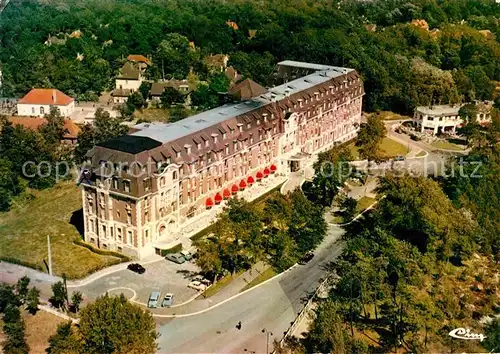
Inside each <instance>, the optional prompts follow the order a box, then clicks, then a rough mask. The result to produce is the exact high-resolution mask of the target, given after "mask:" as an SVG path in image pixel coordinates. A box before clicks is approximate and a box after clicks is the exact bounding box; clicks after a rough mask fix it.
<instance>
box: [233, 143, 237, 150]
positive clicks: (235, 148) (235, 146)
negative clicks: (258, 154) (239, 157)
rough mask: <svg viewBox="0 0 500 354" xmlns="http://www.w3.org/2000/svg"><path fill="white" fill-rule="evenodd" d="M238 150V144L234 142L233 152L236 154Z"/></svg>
mask: <svg viewBox="0 0 500 354" xmlns="http://www.w3.org/2000/svg"><path fill="white" fill-rule="evenodd" d="M237 150H238V142H237V141H233V151H234V152H236V151H237Z"/></svg>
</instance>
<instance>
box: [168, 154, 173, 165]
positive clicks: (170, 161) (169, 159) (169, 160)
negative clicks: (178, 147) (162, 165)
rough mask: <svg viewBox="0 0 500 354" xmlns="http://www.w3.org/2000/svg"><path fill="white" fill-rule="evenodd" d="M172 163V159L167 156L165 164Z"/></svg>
mask: <svg viewBox="0 0 500 354" xmlns="http://www.w3.org/2000/svg"><path fill="white" fill-rule="evenodd" d="M171 163H172V159H171V158H170V156H169V157H167V165H170V164H171Z"/></svg>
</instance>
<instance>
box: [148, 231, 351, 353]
mask: <svg viewBox="0 0 500 354" xmlns="http://www.w3.org/2000/svg"><path fill="white" fill-rule="evenodd" d="M342 233H343V230H342V229H340V228H339V227H336V226H329V229H328V235H327V237H326V238H325V240H324V241H323V243H322V244H321V245H320V246H319V247H318V249H317V250H316V255H315V257H314V258H313V259H312V260H311V261H310V262H309V263H308V264H306V265H303V266H297V267H294V268H293V269H292V270H290V271H289V272H287V273H286V274H283V275H282V276H281V277H278V278H275V279H273V280H271V281H269V282H267V283H265V284H263V285H261V286H258V287H256V288H254V289H252V290H251V291H248V292H246V293H244V294H242V295H240V296H238V297H236V298H234V299H232V300H230V301H228V302H225V303H223V304H221V305H219V306H217V307H214V308H212V309H210V310H208V311H206V312H203V313H201V314H198V315H195V316H189V317H180V318H175V319H173V320H168V323H161V320H160V325H159V333H160V337H159V339H158V344H159V352H160V353H202V352H204V353H207V352H218V353H243V352H245V349H246V350H247V352H252V351H255V352H257V353H265V352H266V335H265V334H264V333H262V329H264V328H265V329H266V330H268V331H270V332H272V333H273V335H272V336H270V338H269V343H270V348H269V350H270V351H271V350H272V342H273V338H276V339H277V340H280V339H281V338H282V337H283V334H284V332H286V330H287V329H288V327H289V326H290V324H291V322H293V321H294V319H295V317H296V316H297V314H298V313H299V311H300V310H301V309H302V308H303V307H304V305H305V302H306V301H307V297H308V296H309V294H312V293H313V292H314V291H315V290H316V288H317V287H318V285H319V283H320V281H321V280H322V279H323V278H324V277H325V275H326V274H327V270H326V268H325V266H326V265H327V264H328V263H329V262H331V261H333V260H335V259H336V258H337V257H338V256H339V255H340V253H341V252H342V246H341V244H340V243H337V241H338V240H339V239H340V236H341V235H342ZM239 321H241V324H242V328H241V330H238V329H237V328H236V324H237V323H238V322H239Z"/></svg>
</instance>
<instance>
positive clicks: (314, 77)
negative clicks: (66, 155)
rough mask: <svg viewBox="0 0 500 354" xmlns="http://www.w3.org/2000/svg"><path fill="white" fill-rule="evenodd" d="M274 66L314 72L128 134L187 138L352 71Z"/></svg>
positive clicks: (140, 126)
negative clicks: (250, 96)
mask: <svg viewBox="0 0 500 354" xmlns="http://www.w3.org/2000/svg"><path fill="white" fill-rule="evenodd" d="M278 65H287V66H295V67H304V68H308V69H312V70H318V71H316V72H314V73H312V74H309V75H306V76H304V77H301V78H298V79H295V80H292V81H289V82H287V83H285V84H282V85H279V86H275V87H273V88H270V89H269V90H268V92H266V93H265V94H263V95H261V96H259V97H254V98H251V99H249V100H245V101H240V102H235V103H228V104H225V105H223V106H220V107H217V108H214V109H211V110H209V111H205V112H201V113H199V114H196V115H194V116H191V117H188V118H184V119H182V120H180V121H178V122H175V123H142V124H138V125H135V126H134V128H135V129H138V130H139V131H137V132H135V133H133V134H132V135H133V136H142V137H147V138H151V139H154V140H156V141H159V142H161V143H162V144H164V143H168V142H173V141H175V140H177V139H180V138H182V137H185V136H187V135H190V134H193V133H196V132H198V131H201V130H203V129H206V128H208V127H211V126H213V125H216V124H219V123H222V122H224V121H226V120H228V119H230V118H233V117H237V116H240V115H243V114H245V113H248V112H251V111H253V110H255V109H258V108H260V107H263V106H266V105H268V104H270V103H272V102H276V101H279V100H281V99H283V98H285V97H286V96H291V95H294V94H296V93H299V92H301V91H304V90H307V89H310V88H312V87H314V86H316V85H319V84H322V83H324V82H326V81H328V80H331V79H332V78H336V77H339V76H341V75H345V74H347V73H349V72H351V71H353V69H347V68H339V67H333V66H327V65H319V64H310V63H301V62H294V61H289V60H287V61H283V62H280V63H278Z"/></svg>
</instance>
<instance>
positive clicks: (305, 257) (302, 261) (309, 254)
mask: <svg viewBox="0 0 500 354" xmlns="http://www.w3.org/2000/svg"><path fill="white" fill-rule="evenodd" d="M313 258H314V253H312V252H311V251H309V252H306V254H305V255H303V256H302V258H301V259H300V261H299V264H306V263H307V262H309V261H310V260H311V259H313Z"/></svg>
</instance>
